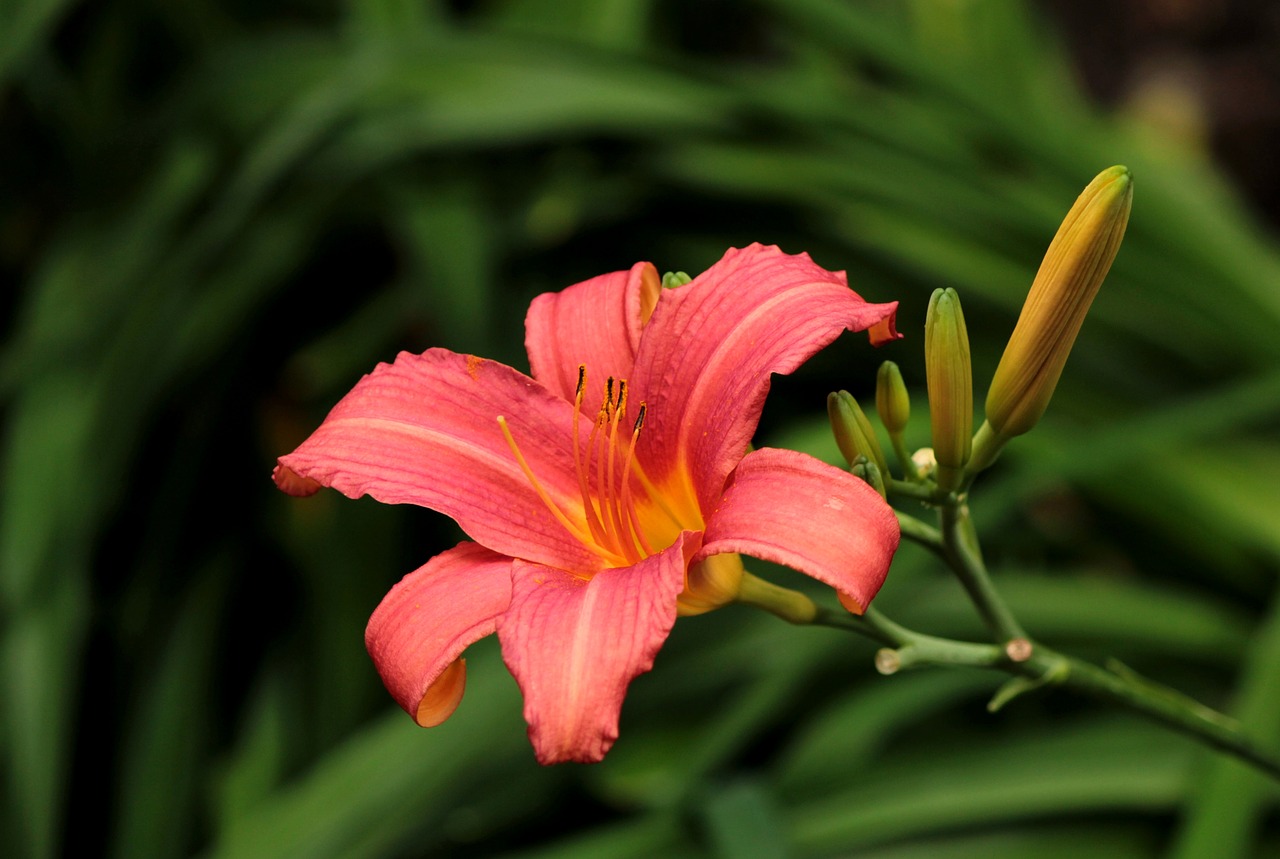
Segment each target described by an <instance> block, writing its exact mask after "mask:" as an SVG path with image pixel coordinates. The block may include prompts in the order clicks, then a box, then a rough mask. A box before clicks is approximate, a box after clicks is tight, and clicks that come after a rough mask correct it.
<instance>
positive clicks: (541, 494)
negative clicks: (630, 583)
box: [498, 415, 617, 561]
mask: <svg viewBox="0 0 1280 859" xmlns="http://www.w3.org/2000/svg"><path fill="white" fill-rule="evenodd" d="M498 426H499V427H501V428H502V435H503V437H504V438H505V439H506V440H507V446H508V447H510V448H511V452H512V453H513V454H514V455H515V458H516V462H517V463H519V465H520V470H521V471H523V472H524V476H525V477H526V478H528V480H529V484H530V485H531V486H533V491H534V492H536V493H537V494H538V498H540V499H541V500H542V503H543V504H545V505H546V507H547V509H548V510H550V511H551V515H552V516H554V517H556V520H557V521H558V522H559V523H560V524H561V525H563V526H564V527H565V530H567V531H568V532H569V533H570V534H572V535H573V537H574V538H575V539H576V540H577V541H578V542H580V543H582V544H583V545H584V546H586V547H587V549H589V550H590V551H592V552H594V553H595V554H597V555H599V556H600V557H601V558H603V559H605V560H606V561H616V560H617V556H616V554H615V553H613V552H606V551H604V549H603V548H602V547H600V546H598V545H597V544H596V542H595V541H594V540H591V539H589V538H588V536H587V535H586V534H583V533H582V530H581V529H580V528H579V527H578V526H577V525H575V524H573V522H571V521H570V520H569V517H568V516H566V515H565V514H564V511H562V510H561V509H560V508H559V507H557V506H556V505H555V502H553V501H552V500H551V496H549V495H548V494H547V491H546V490H545V489H543V488H542V484H541V483H539V482H538V478H537V477H535V476H534V474H533V469H532V468H530V467H529V463H528V461H527V460H525V458H524V454H523V453H521V452H520V447H519V445H517V444H516V440H515V438H514V437H512V435H511V430H510V429H508V428H507V419H506V418H505V417H503V416H502V415H499V416H498Z"/></svg>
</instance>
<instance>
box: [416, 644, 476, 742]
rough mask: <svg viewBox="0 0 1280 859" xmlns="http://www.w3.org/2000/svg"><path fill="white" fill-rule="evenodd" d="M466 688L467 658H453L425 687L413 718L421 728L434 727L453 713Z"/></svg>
mask: <svg viewBox="0 0 1280 859" xmlns="http://www.w3.org/2000/svg"><path fill="white" fill-rule="evenodd" d="M466 688H467V660H465V659H455V660H453V662H452V663H450V665H449V667H448V668H446V669H445V670H444V671H442V672H441V673H440V676H439V677H437V678H436V679H435V682H434V683H432V684H431V686H429V687H428V688H427V691H426V693H425V694H424V695H423V696H422V700H421V701H419V702H418V709H417V710H416V711H415V712H414V714H413V720H414V721H415V722H417V723H418V724H419V725H420V726H422V727H423V728H434V727H435V726H436V725H439V724H442V723H443V722H444V721H445V720H446V719H448V718H449V717H450V716H452V715H453V711H454V710H456V709H458V704H459V702H461V701H462V693H463V692H464V691H466Z"/></svg>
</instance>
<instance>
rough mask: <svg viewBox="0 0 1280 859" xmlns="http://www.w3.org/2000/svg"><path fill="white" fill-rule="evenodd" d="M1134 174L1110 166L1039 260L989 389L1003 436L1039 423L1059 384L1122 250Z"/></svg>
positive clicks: (990, 409)
mask: <svg viewBox="0 0 1280 859" xmlns="http://www.w3.org/2000/svg"><path fill="white" fill-rule="evenodd" d="M1132 203H1133V179H1132V177H1131V176H1130V175H1129V168H1127V167H1120V166H1117V167H1111V168H1108V169H1106V170H1103V171H1102V172H1101V173H1099V174H1098V175H1097V177H1096V178H1095V179H1094V180H1093V181H1092V182H1090V183H1089V185H1088V187H1087V188H1085V189H1084V192H1083V193H1081V194H1080V196H1079V198H1077V199H1076V203H1075V205H1074V206H1072V207H1071V211H1070V212H1068V213H1067V217H1066V218H1065V219H1064V220H1063V222H1062V226H1060V227H1059V228H1058V234H1057V235H1055V236H1054V237H1053V242H1052V243H1050V245H1049V250H1048V251H1047V252H1046V253H1045V255H1044V261H1043V262H1041V263H1040V270H1039V271H1038V272H1037V273H1036V279H1035V282H1034V283H1032V285H1031V292H1030V294H1028V295H1027V300H1026V303H1025V304H1023V305H1022V314H1021V315H1020V316H1019V317H1018V324H1017V325H1016V326H1015V327H1014V329H1013V336H1012V337H1010V338H1009V345H1007V346H1006V347H1005V349H1004V355H1003V356H1002V357H1001V358H1000V364H999V366H998V367H996V373H995V376H994V377H993V378H992V380H991V389H990V390H989V391H988V392H987V423H988V424H990V425H991V429H992V430H993V431H994V433H995V435H996V436H998V437H999V438H1001V439H1008V438H1010V437H1012V436H1016V435H1021V434H1022V433H1024V432H1026V431H1027V430H1029V429H1031V428H1032V427H1033V426H1035V425H1036V422H1037V421H1038V420H1040V416H1041V415H1042V414H1044V410H1045V408H1046V407H1047V406H1048V405H1049V399H1050V398H1051V397H1052V396H1053V389H1054V388H1055V387H1057V384H1058V377H1059V376H1061V375H1062V367H1063V365H1064V364H1066V362H1067V355H1068V354H1070V352H1071V346H1072V344H1073V343H1075V340H1076V334H1078V333H1079V331H1080V324H1081V323H1082V322H1084V316H1085V314H1086V313H1087V312H1088V311H1089V305H1090V304H1092V303H1093V297H1094V296H1095V295H1097V294H1098V287H1100V286H1101V285H1102V279H1103V278H1104V277H1106V276H1107V271H1108V270H1109V269H1110V268H1111V262H1112V261H1113V260H1114V259H1115V258H1116V252H1117V251H1118V250H1119V249H1120V240H1121V239H1123V238H1124V230H1125V226H1126V225H1127V224H1128V223H1129V209H1130V206H1131V205H1132Z"/></svg>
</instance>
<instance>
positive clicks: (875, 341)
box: [867, 301, 902, 346]
mask: <svg viewBox="0 0 1280 859" xmlns="http://www.w3.org/2000/svg"><path fill="white" fill-rule="evenodd" d="M891 304H892V306H893V309H892V310H890V311H889V313H888V315H887V316H885V317H884V318H883V319H881V320H880V321H879V322H877V323H875V324H874V325H872V326H871V327H870V328H868V329H867V335H868V336H869V337H870V338H871V345H872V346H883V345H884V344H886V343H892V342H893V341H894V340H901V339H902V335H901V334H899V333H898V324H897V316H898V302H896V301H894V302H891Z"/></svg>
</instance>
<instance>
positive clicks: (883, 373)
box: [876, 361, 911, 435]
mask: <svg viewBox="0 0 1280 859" xmlns="http://www.w3.org/2000/svg"><path fill="white" fill-rule="evenodd" d="M876 411H877V412H879V413H880V422H881V423H883V424H884V428H885V429H886V430H888V431H889V434H890V435H893V434H894V433H900V432H902V431H903V430H904V429H906V427H907V420H908V418H910V417H911V395H910V394H908V393H907V386H906V383H905V382H903V381H902V371H901V370H899V369H898V365H897V364H895V363H893V362H892V361H885V362H884V363H883V364H881V365H880V370H879V371H878V372H877V373H876Z"/></svg>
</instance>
